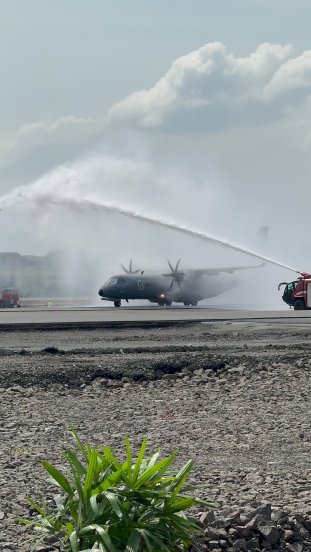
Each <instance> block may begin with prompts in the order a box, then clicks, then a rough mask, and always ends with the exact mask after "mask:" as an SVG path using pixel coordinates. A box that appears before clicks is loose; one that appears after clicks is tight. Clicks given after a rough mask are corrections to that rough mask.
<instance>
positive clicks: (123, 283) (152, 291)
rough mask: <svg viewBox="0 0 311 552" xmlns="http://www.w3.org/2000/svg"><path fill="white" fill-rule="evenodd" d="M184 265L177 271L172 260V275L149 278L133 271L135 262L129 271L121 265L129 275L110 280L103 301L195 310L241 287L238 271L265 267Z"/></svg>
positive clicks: (102, 288) (102, 297)
mask: <svg viewBox="0 0 311 552" xmlns="http://www.w3.org/2000/svg"><path fill="white" fill-rule="evenodd" d="M180 261H181V259H179V260H178V261H177V263H176V266H175V267H174V266H173V265H172V264H171V262H170V261H169V259H168V260H167V262H168V265H169V268H170V272H167V273H165V274H157V273H154V274H153V273H149V274H146V273H145V272H144V270H133V265H132V259H131V261H130V264H129V268H126V267H124V266H123V265H121V266H122V268H123V270H124V272H125V274H117V275H115V276H112V277H111V278H109V280H107V282H106V283H105V284H104V285H103V286H102V287H101V288H100V289H99V291H98V294H99V295H100V296H101V299H102V300H105V301H112V302H113V303H114V306H115V307H120V306H121V301H122V299H124V300H125V301H126V302H127V303H128V302H129V300H130V299H145V300H148V301H150V302H151V303H157V304H158V305H160V306H165V305H166V306H170V305H172V303H173V302H174V303H183V304H184V305H185V306H186V307H188V306H190V305H191V306H193V307H195V306H197V304H198V302H199V301H202V300H203V299H209V298H210V297H216V296H217V295H220V294H221V293H223V292H224V291H226V290H228V289H230V288H232V287H234V286H235V285H237V279H236V278H235V276H234V273H235V272H236V271H239V270H247V269H254V268H258V267H260V266H263V264H264V263H262V264H260V265H255V266H229V267H221V268H203V269H201V268H200V269H188V270H181V269H180V268H179V265H180Z"/></svg>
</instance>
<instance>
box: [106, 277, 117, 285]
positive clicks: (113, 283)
mask: <svg viewBox="0 0 311 552" xmlns="http://www.w3.org/2000/svg"><path fill="white" fill-rule="evenodd" d="M117 282H118V278H109V280H107V282H106V284H105V285H106V286H114V285H115V284H116V283H117Z"/></svg>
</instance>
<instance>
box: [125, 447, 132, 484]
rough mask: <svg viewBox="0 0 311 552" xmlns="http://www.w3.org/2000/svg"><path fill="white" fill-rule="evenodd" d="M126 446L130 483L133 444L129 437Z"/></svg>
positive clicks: (130, 480) (130, 481) (130, 479)
mask: <svg viewBox="0 0 311 552" xmlns="http://www.w3.org/2000/svg"><path fill="white" fill-rule="evenodd" d="M125 446H126V459H127V475H128V480H129V483H130V484H131V483H132V453H131V444H130V440H129V438H128V437H126V438H125Z"/></svg>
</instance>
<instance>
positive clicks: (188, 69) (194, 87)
mask: <svg viewBox="0 0 311 552" xmlns="http://www.w3.org/2000/svg"><path fill="white" fill-rule="evenodd" d="M310 86H311V50H310V51H305V52H303V53H302V54H300V55H298V56H297V55H296V54H295V52H294V49H293V47H292V46H291V45H285V46H281V45H278V44H270V43H264V44H261V45H260V46H258V48H257V50H256V51H255V52H253V53H252V54H250V55H249V56H247V57H244V58H238V57H235V56H234V55H233V54H232V53H230V52H228V50H227V49H226V48H225V46H224V45H223V44H222V43H219V42H215V43H209V44H206V45H205V46H203V47H202V48H199V49H198V50H195V51H193V52H191V53H190V54H188V55H186V56H183V57H180V58H178V59H177V60H176V61H174V63H173V64H172V66H171V68H170V69H169V71H168V72H167V73H166V74H165V75H164V76H163V77H162V78H161V79H160V80H159V81H158V82H157V83H156V84H155V85H154V86H153V87H152V88H150V89H149V90H141V91H138V92H135V93H134V94H131V95H130V96H128V97H127V98H125V99H124V100H122V101H121V102H118V103H117V104H115V105H113V106H112V107H111V109H110V110H109V113H108V120H109V121H110V123H117V124H121V125H122V124H123V125H124V124H129V125H135V126H140V127H145V128H152V127H161V126H162V127H165V128H172V129H175V128H179V129H180V128H182V129H187V128H192V129H195V128H198V129H200V128H202V127H204V129H206V130H217V129H219V128H225V127H227V126H232V124H235V125H238V126H239V125H243V124H244V125H245V124H246V125H254V124H255V125H257V124H262V123H263V122H266V121H271V120H272V119H274V118H277V117H279V116H280V115H281V114H282V112H283V110H284V109H285V108H287V107H293V106H299V105H300V104H301V103H302V102H303V101H304V100H305V99H306V98H307V97H308V96H309V94H310Z"/></svg>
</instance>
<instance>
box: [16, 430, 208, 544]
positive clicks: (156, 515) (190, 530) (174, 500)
mask: <svg viewBox="0 0 311 552" xmlns="http://www.w3.org/2000/svg"><path fill="white" fill-rule="evenodd" d="M70 430H71V433H72V435H73V437H74V439H75V442H76V445H77V447H78V449H79V454H76V452H74V451H73V450H67V451H66V452H65V458H66V461H67V464H68V469H67V470H66V472H65V473H63V472H61V471H59V470H58V469H56V468H55V467H53V466H52V465H51V464H49V463H48V462H46V461H42V465H43V467H44V468H45V469H46V471H47V472H48V473H49V475H50V476H51V477H52V479H53V482H54V483H56V484H57V485H58V486H59V487H60V488H61V489H62V491H64V492H63V495H62V496H59V495H58V496H56V497H55V498H54V504H53V506H52V507H50V506H47V505H46V504H45V505H43V506H38V505H37V504H36V503H35V502H33V500H31V499H28V501H29V503H30V504H31V506H32V507H33V508H34V509H35V511H36V512H37V514H38V515H37V519H36V520H35V521H32V520H19V521H23V522H24V523H28V524H30V525H31V526H33V528H34V529H35V530H36V532H37V538H36V539H35V544H34V546H33V548H32V550H35V549H36V546H37V544H38V542H41V541H42V540H44V538H46V537H47V536H50V537H51V536H52V537H53V538H54V539H55V542H56V541H57V544H58V546H59V549H60V550H62V551H67V550H69V551H72V552H78V551H84V552H86V551H89V550H92V551H93V552H94V551H97V552H121V551H125V552H140V551H145V550H146V551H149V552H151V551H152V552H155V551H185V550H188V549H189V548H190V546H191V544H192V539H191V536H192V535H193V534H194V533H197V532H199V531H200V527H199V525H198V523H197V521H196V520H195V519H194V518H193V517H192V516H190V515H188V514H186V513H185V510H187V509H188V508H191V507H192V506H194V505H195V504H204V505H207V506H210V504H209V503H207V502H205V501H201V500H199V499H197V498H194V497H189V496H185V495H184V494H183V492H184V491H185V483H186V481H187V479H188V477H189V474H190V471H191V469H192V465H193V462H192V461H189V462H187V463H186V464H185V466H184V467H183V468H181V470H180V471H179V472H178V473H177V474H173V473H172V472H171V465H172V463H173V461H174V460H175V458H176V456H177V451H175V452H174V453H173V454H171V455H170V456H169V457H167V458H164V459H162V460H159V453H158V452H157V453H155V454H153V456H151V457H150V458H146V457H145V450H146V440H145V439H144V440H143V442H142V444H141V447H140V451H139V454H138V457H137V459H136V461H135V462H134V461H133V459H132V451H131V446H130V441H129V439H128V438H126V459H125V462H123V463H120V462H119V461H118V460H117V458H116V457H115V455H114V454H113V452H112V450H111V448H110V447H108V446H107V447H103V446H100V447H99V448H98V450H97V449H95V448H92V447H90V446H89V445H87V444H86V445H84V444H82V442H81V440H80V439H79V437H78V435H77V433H76V432H75V431H74V429H73V428H72V427H71V428H70Z"/></svg>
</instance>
